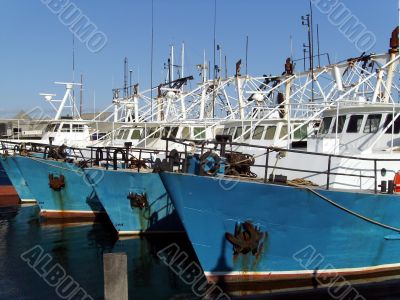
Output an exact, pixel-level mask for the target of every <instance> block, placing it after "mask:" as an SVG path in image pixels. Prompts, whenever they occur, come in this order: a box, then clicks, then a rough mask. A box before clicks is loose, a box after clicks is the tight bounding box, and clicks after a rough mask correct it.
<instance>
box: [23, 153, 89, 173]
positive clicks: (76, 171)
mask: <svg viewBox="0 0 400 300" xmlns="http://www.w3.org/2000/svg"><path fill="white" fill-rule="evenodd" d="M29 158H31V159H33V160H35V161H37V162H39V163H42V164H45V165H48V166H51V167H54V168H58V169H62V170H67V171H72V172H75V173H77V174H79V175H82V174H85V173H84V172H81V171H80V170H74V169H72V168H65V167H61V166H57V165H53V164H50V163H47V162H45V161H43V159H41V158H36V157H32V156H30V157H29Z"/></svg>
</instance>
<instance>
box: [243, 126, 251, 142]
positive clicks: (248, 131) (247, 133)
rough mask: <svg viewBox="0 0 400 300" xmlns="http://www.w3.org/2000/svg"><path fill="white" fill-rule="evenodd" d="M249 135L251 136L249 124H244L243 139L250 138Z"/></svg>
mask: <svg viewBox="0 0 400 300" xmlns="http://www.w3.org/2000/svg"><path fill="white" fill-rule="evenodd" d="M250 136H251V130H250V126H245V127H244V136H243V138H244V139H245V140H248V139H249V138H250Z"/></svg>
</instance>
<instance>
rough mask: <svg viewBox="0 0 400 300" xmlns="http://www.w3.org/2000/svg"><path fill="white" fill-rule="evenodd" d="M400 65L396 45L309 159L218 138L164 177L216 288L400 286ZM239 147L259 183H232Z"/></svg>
mask: <svg viewBox="0 0 400 300" xmlns="http://www.w3.org/2000/svg"><path fill="white" fill-rule="evenodd" d="M375 58H376V57H375ZM399 59H400V57H399V56H398V44H397V47H394V48H392V49H391V50H390V51H389V54H388V55H386V56H385V59H383V63H382V64H381V65H380V67H379V68H378V70H377V71H376V72H371V73H369V74H365V77H364V79H363V80H361V81H359V82H358V84H355V85H353V86H350V87H348V90H347V91H342V93H341V95H340V96H338V97H337V98H336V100H335V101H331V102H330V104H329V105H327V106H326V107H325V108H323V109H322V110H320V111H319V112H318V113H317V114H318V115H319V116H321V117H322V122H321V126H320V128H319V129H318V130H317V132H316V133H315V135H314V136H313V137H312V138H309V139H307V145H306V147H305V149H293V148H290V147H284V148H279V147H266V146H262V145H250V144H246V143H239V142H231V141H230V140H231V138H232V137H230V136H228V138H227V137H226V136H220V137H219V139H220V140H219V141H217V142H219V143H220V145H221V146H220V148H219V149H218V150H220V152H219V154H218V151H215V150H213V149H211V150H209V151H207V152H206V153H205V154H203V155H205V156H200V157H196V156H193V155H192V156H186V157H185V158H186V159H185V160H184V162H185V163H186V162H187V161H189V165H192V166H197V167H190V166H189V168H184V167H183V165H182V168H181V172H161V173H160V177H161V179H162V181H163V183H164V185H165V188H166V189H167V191H168V193H169V195H170V196H171V199H172V202H173V204H174V206H175V208H176V210H177V212H178V215H179V217H180V218H181V220H182V223H183V225H184V227H185V230H186V232H187V233H188V236H189V239H190V240H191V243H192V245H193V248H194V250H195V252H196V254H197V257H198V259H199V262H200V264H201V266H202V268H203V270H204V273H205V275H206V276H207V278H208V279H209V280H211V281H218V282H220V283H221V284H224V286H230V287H232V289H239V290H243V289H252V290H254V289H260V290H265V291H270V290H281V289H291V288H296V289H297V288H304V287H308V288H316V287H329V288H331V287H333V286H342V287H344V286H345V287H346V292H347V293H352V295H351V296H352V297H358V294H357V291H356V290H355V289H352V288H351V286H350V283H361V282H373V281H383V280H389V279H393V278H399V275H400V259H399V256H398V252H399V250H400V249H399V248H400V244H397V242H398V241H399V240H400V235H399V233H400V222H399V220H398V218H397V216H396V212H397V210H398V209H399V207H398V206H399V201H398V200H399V196H398V194H397V193H398V192H400V189H399V183H400V175H399V174H400V173H399V169H400V153H399V152H398V148H399V146H400V145H399V141H398V133H399V126H398V123H399V121H398V119H399V116H400V114H399V105H398V104H397V103H396V102H397V100H395V99H396V97H395V96H394V92H393V90H392V85H393V82H394V78H393V76H394V74H396V73H397V71H395V70H396V68H398V61H399ZM364 62H365V64H366V65H368V64H369V63H370V62H371V57H370V56H368V57H366V58H364ZM372 62H375V63H376V61H375V60H374V57H372ZM375 63H374V64H375ZM375 66H376V65H375ZM370 80H372V82H373V84H372V85H369V84H370ZM366 82H368V85H369V86H370V89H369V90H365V91H364V92H366V93H364V94H363V95H364V96H366V97H365V98H364V97H362V98H361V99H360V98H358V99H357V101H354V100H355V99H354V98H352V97H351V95H354V96H359V95H360V94H359V91H360V90H361V88H362V86H363V84H365V83H366ZM360 100H361V101H360ZM311 119H312V118H310V120H311ZM299 126H300V125H299ZM299 126H297V127H299ZM301 126H303V125H301ZM214 143H215V142H214ZM214 149H215V148H214ZM239 149H241V150H244V149H246V150H247V151H248V152H247V153H250V154H252V155H251V156H248V157H247V158H246V159H244V160H242V161H246V160H247V161H248V165H247V167H249V168H250V170H251V171H252V172H253V173H256V174H257V175H258V178H249V176H247V175H246V174H244V175H245V176H243V174H241V172H236V173H235V174H233V176H232V174H230V176H226V174H225V169H226V168H229V167H230V164H231V162H230V159H229V158H230V157H231V156H232V154H233V153H234V152H235V151H238V150H239ZM307 150H308V151H307ZM232 151H233V152H232ZM251 157H252V158H251ZM198 170H200V172H199V171H198ZM210 170H211V172H210ZM239 171H240V169H239ZM205 224H206V225H205Z"/></svg>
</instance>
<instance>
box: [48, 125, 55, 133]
mask: <svg viewBox="0 0 400 300" xmlns="http://www.w3.org/2000/svg"><path fill="white" fill-rule="evenodd" d="M55 127H56V125H55V124H49V125H47V127H46V132H53V131H54V128H55Z"/></svg>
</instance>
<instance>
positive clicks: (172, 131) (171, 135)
mask: <svg viewBox="0 0 400 300" xmlns="http://www.w3.org/2000/svg"><path fill="white" fill-rule="evenodd" d="M178 129H179V127H172V128H171V134H170V136H169V137H170V138H171V139H174V138H176V135H177V134H178Z"/></svg>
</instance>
